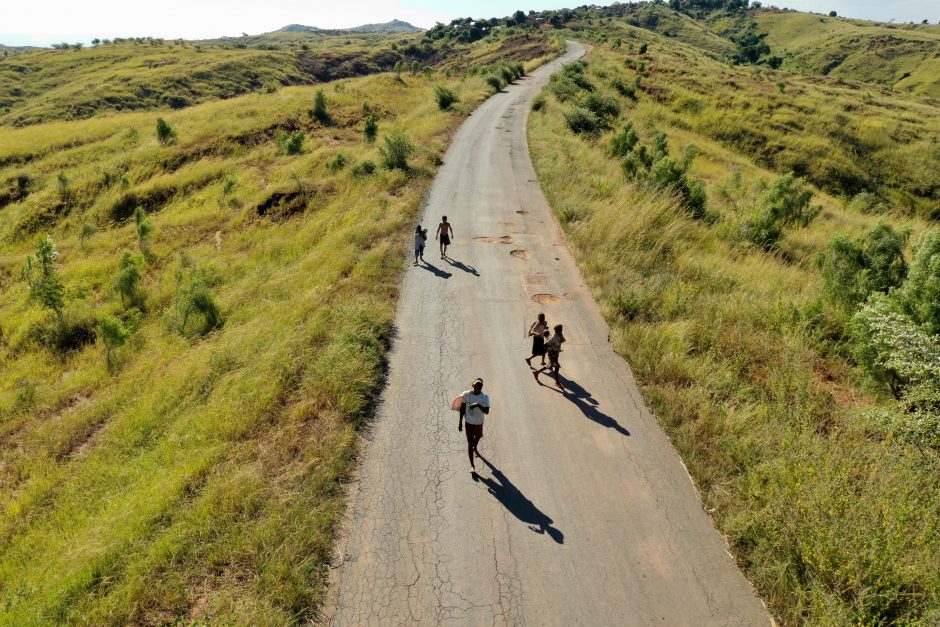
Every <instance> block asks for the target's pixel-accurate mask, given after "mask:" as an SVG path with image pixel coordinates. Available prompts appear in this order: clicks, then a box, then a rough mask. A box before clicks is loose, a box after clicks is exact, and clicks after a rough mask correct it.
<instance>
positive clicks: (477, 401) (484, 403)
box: [451, 313, 565, 472]
mask: <svg viewBox="0 0 940 627" xmlns="http://www.w3.org/2000/svg"><path fill="white" fill-rule="evenodd" d="M548 328H549V325H548V321H547V320H546V319H545V314H544V313H540V314H539V315H538V318H537V319H536V321H535V322H533V323H532V325H531V326H530V327H529V336H530V337H531V338H532V355H530V356H529V357H526V358H525V361H526V363H527V364H529V368H530V369H531V370H532V376H533V377H535V380H536V381H538V382H539V384H541V381H539V375H540V374H542V373H543V372H545V371H548V372H551V373H552V375H554V377H555V385H556V386H558V388H559V389H560V390H562V391H564V389H565V387H564V386H563V385H562V384H561V375H560V374H559V371H560V370H561V363H560V361H559V357H560V355H561V345H562V344H564V343H565V336H564V328H563V327H562V325H560V324H556V325H555V327H554V331H555V333H554V335H552V334H550V333H549V330H548ZM536 357H539V358H541V360H542V363H541V368H535V367H534V366H532V360H533V359H535V358H536ZM546 357H548V364H547V365H546V363H545V358H546ZM451 409H456V410H457V411H458V412H459V416H460V417H459V419H458V422H457V430H458V431H464V430H465V431H466V433H467V456H468V457H469V458H470V468H471V472H476V462H475V458H476V457H482V455H480V453H479V451H477V445H478V444H479V443H480V439H481V438H482V437H483V418H484V416H486V415H487V414H489V413H490V397H489V396H487V395H486V394H484V393H483V379H482V378H480V377H477V378H476V379H474V380H473V382H472V383H471V384H470V389H469V390H466V391H465V392H462V393H461V394H460V396H458V397H457V398H455V399H454V401H453V403H452V404H451ZM464 423H466V428H465V427H464Z"/></svg>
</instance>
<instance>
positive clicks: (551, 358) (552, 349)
mask: <svg viewBox="0 0 940 627" xmlns="http://www.w3.org/2000/svg"><path fill="white" fill-rule="evenodd" d="M564 343H565V336H564V335H563V334H562V327H561V325H560V324H556V325H555V335H553V336H552V338H551V339H550V340H548V341H547V342H545V354H546V355H548V366H547V367H546V366H542V367H541V368H539V369H538V370H536V371H534V372H533V373H532V376H533V377H535V380H536V381H539V374H541V373H543V372H545V371H546V370H548V371H550V372H551V373H552V374H554V375H555V385H556V386H558V388H559V389H562V390H564V389H565V386H563V385H562V384H561V378H560V377H559V374H558V371H559V370H561V364H560V363H559V362H558V357H559V355H560V354H561V345H562V344H564ZM539 383H541V381H539Z"/></svg>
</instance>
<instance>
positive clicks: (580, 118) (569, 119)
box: [565, 106, 604, 135]
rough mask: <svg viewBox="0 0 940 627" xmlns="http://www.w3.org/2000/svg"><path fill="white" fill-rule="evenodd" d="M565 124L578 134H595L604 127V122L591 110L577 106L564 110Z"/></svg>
mask: <svg viewBox="0 0 940 627" xmlns="http://www.w3.org/2000/svg"><path fill="white" fill-rule="evenodd" d="M565 124H567V125H568V128H570V129H571V131H572V132H573V133H577V134H579V135H580V134H583V135H597V134H599V133H600V132H601V131H602V130H603V128H604V123H603V122H602V121H601V119H600V118H599V117H597V115H596V114H595V113H594V112H593V111H591V110H589V109H585V108H584V107H577V106H576V107H572V108H571V109H568V110H567V111H565Z"/></svg>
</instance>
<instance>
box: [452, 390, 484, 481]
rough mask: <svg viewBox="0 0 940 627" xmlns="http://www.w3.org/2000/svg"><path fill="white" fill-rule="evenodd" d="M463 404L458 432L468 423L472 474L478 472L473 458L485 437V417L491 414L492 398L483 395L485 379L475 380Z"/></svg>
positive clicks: (468, 449) (468, 444)
mask: <svg viewBox="0 0 940 627" xmlns="http://www.w3.org/2000/svg"><path fill="white" fill-rule="evenodd" d="M461 396H463V402H462V403H461V404H460V419H459V422H458V423H457V431H462V430H463V423H464V421H466V423H467V455H468V456H469V457H470V468H471V469H472V470H471V472H476V469H477V467H476V464H475V463H474V461H473V456H474V455H477V456H479V455H480V454H479V453H478V452H477V444H479V442H480V438H482V437H483V416H484V415H486V414H489V413H490V397H489V396H487V395H486V394H484V393H483V379H481V378H479V377H477V378H476V379H474V380H473V383H472V384H471V386H470V389H469V390H467V391H466V392H464V393H463V394H462V395H461Z"/></svg>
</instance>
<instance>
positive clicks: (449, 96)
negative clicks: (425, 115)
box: [434, 85, 459, 111]
mask: <svg viewBox="0 0 940 627" xmlns="http://www.w3.org/2000/svg"><path fill="white" fill-rule="evenodd" d="M434 99H435V100H436V101H437V108H438V109H440V110H441V111H447V110H448V109H450V108H451V106H453V104H454V103H455V102H457V101H458V100H459V98H457V94H456V93H454V91H453V90H452V89H448V88H447V87H445V86H443V85H435V86H434Z"/></svg>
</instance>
